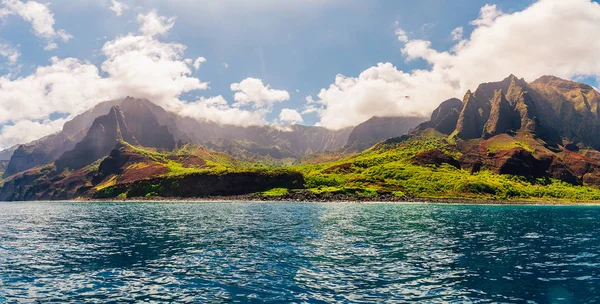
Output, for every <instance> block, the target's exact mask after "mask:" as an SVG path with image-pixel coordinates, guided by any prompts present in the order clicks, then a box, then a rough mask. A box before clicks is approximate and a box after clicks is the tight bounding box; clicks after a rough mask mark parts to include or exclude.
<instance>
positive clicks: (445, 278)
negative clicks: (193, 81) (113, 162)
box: [0, 202, 600, 303]
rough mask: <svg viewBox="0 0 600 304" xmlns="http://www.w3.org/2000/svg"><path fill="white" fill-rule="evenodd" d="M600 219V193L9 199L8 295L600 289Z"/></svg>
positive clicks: (2, 259)
mask: <svg viewBox="0 0 600 304" xmlns="http://www.w3.org/2000/svg"><path fill="white" fill-rule="evenodd" d="M599 222H600V207H564V206H450V205H425V204H414V205H406V204H340V203H325V204H310V203H68V202H65V203H0V303H3V302H9V303H10V302H27V301H30V302H36V301H39V302H51V301H54V302H61V303H65V302H75V303H81V302H83V301H86V302H107V301H111V302H134V301H137V302H140V301H149V302H182V303H185V302H189V303H198V302H200V303H206V302H209V303H210V302H265V301H266V302H279V303H288V302H311V303H326V302H346V303H362V302H373V301H378V302H383V301H385V302H408V301H422V302H425V303H427V302H431V303H438V302H440V301H448V302H482V303H487V302H508V303H512V302H516V303H522V302H527V301H529V302H530V303H549V302H550V303H593V302H597V301H598V299H600V290H598V288H600V282H599V279H600V256H599V255H598V254H599V253H600V225H599Z"/></svg>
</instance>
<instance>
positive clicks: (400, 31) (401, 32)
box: [396, 28, 408, 43]
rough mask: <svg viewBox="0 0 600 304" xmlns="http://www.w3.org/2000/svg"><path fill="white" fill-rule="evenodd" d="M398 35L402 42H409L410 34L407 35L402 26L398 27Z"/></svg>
mask: <svg viewBox="0 0 600 304" xmlns="http://www.w3.org/2000/svg"><path fill="white" fill-rule="evenodd" d="M396 37H398V41H400V42H405V43H406V42H408V36H407V35H406V32H405V31H404V30H403V29H401V28H398V29H396Z"/></svg>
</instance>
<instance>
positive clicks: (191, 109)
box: [0, 0, 600, 148]
mask: <svg viewBox="0 0 600 304" xmlns="http://www.w3.org/2000/svg"><path fill="white" fill-rule="evenodd" d="M598 32H600V5H599V4H598V3H596V2H594V1H592V0H569V1H565V0H539V1H533V0H485V1H480V0H423V1H384V0H373V1H365V0H304V1H300V0H290V1H275V0H252V1H250V0H220V1H216V0H169V1H165V0H54V1H52V2H51V3H50V2H43V1H37V0H36V1H21V0H0V148H5V147H10V146H12V145H15V144H21V143H27V142H29V141H32V140H35V139H38V138H40V137H42V136H45V135H49V134H52V133H55V132H58V131H60V130H61V128H62V126H63V124H64V122H65V121H68V120H69V119H71V118H72V117H74V116H75V115H78V114H80V113H82V112H84V111H86V110H88V109H89V108H91V107H93V106H94V105H95V104H97V103H99V102H102V101H105V100H111V99H117V98H123V97H126V96H134V97H138V98H148V99H149V100H151V101H152V102H154V103H156V104H158V105H160V106H163V107H164V108H166V109H168V110H170V111H174V112H177V113H179V114H181V115H184V116H189V117H193V118H197V119H207V120H211V121H215V122H219V123H224V124H235V125H243V126H249V125H273V126H281V125H285V124H305V125H317V126H323V127H326V128H330V129H341V128H346V127H351V126H354V125H357V124H359V123H362V122H364V121H365V120H367V119H369V118H371V117H373V116H415V115H417V116H428V115H429V114H430V113H431V111H432V110H433V109H435V108H436V107H437V106H438V105H439V104H440V103H441V102H442V101H444V100H446V99H449V98H452V97H457V98H462V97H463V96H464V94H465V92H466V91H467V90H474V89H476V88H477V85H478V84H480V83H483V82H489V81H499V80H502V79H504V78H505V77H507V76H508V75H510V74H514V75H516V76H518V77H522V78H525V80H527V81H533V80H535V79H536V78H538V77H540V76H542V75H547V74H551V75H555V76H558V77H562V78H568V79H573V80H576V81H582V82H586V83H588V84H590V85H594V86H598V79H599V77H600V60H598V57H599V55H600V39H597V37H596V35H597V33H598Z"/></svg>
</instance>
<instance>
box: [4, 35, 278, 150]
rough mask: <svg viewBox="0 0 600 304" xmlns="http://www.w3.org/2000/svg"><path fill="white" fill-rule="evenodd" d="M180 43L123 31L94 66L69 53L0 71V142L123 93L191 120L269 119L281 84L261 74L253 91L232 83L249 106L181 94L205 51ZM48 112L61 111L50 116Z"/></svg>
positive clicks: (36, 133)
mask: <svg viewBox="0 0 600 304" xmlns="http://www.w3.org/2000/svg"><path fill="white" fill-rule="evenodd" d="M142 26H143V24H142ZM163 34H166V32H163ZM185 49H186V47H185V45H182V44H178V43H167V42H162V41H159V40H158V39H157V38H156V37H154V36H151V35H143V36H136V35H133V34H129V35H125V36H119V37H117V38H115V39H114V40H111V41H108V42H106V43H105V44H104V46H103V47H102V49H101V55H103V56H104V57H105V58H104V61H103V62H102V64H101V65H100V67H97V66H96V65H94V64H92V63H90V62H85V61H81V60H78V59H76V58H65V59H61V58H57V57H53V58H52V59H51V61H50V63H49V64H48V65H47V66H40V67H38V68H37V69H36V70H35V71H34V72H33V73H31V74H30V75H27V76H23V77H19V78H13V77H12V76H11V75H3V76H0V96H2V98H0V125H2V124H5V127H4V129H3V130H2V131H0V148H2V147H7V146H10V145H13V144H15V143H26V142H29V141H31V140H32V139H37V138H40V137H42V136H45V135H49V134H52V133H54V132H57V131H59V130H60V128H61V127H62V125H63V124H64V122H65V121H66V120H68V119H71V118H72V117H74V116H75V115H77V114H80V113H82V112H84V111H86V110H88V109H90V108H91V107H93V106H94V105H96V104H97V103H99V102H101V101H105V100H111V99H116V98H120V97H124V96H127V95H130V96H135V97H138V98H147V99H149V100H151V101H153V102H154V103H156V104H158V105H160V106H163V107H164V108H166V109H167V110H171V111H174V112H177V113H180V114H182V115H185V116H189V117H193V118H197V119H206V120H210V121H214V122H218V123H223V124H234V125H243V126H249V125H265V124H268V122H267V121H266V120H265V116H266V115H267V114H268V113H270V111H271V110H270V104H271V103H272V102H275V101H277V100H281V99H282V98H283V97H282V93H281V92H285V91H277V90H272V89H270V88H269V86H264V85H262V81H260V80H258V83H259V84H261V85H262V86H261V87H262V90H259V91H258V93H259V94H258V95H255V94H257V92H255V91H254V89H253V86H252V85H249V86H247V84H248V82H242V83H240V84H239V86H240V90H242V89H243V91H240V92H247V93H248V94H249V95H247V96H249V97H248V98H250V99H252V101H251V102H252V103H253V104H254V106H255V107H254V109H252V110H244V109H241V108H240V105H239V104H235V105H230V104H229V103H228V102H227V101H226V100H225V99H224V98H223V97H221V96H217V97H211V98H200V99H199V100H197V101H195V102H191V103H186V102H184V101H181V100H180V96H181V94H183V93H186V92H191V91H197V90H204V89H207V88H208V83H206V82H203V81H201V80H200V79H198V78H195V77H193V76H191V74H192V70H191V68H195V67H194V64H195V63H197V64H200V63H201V62H203V61H204V58H203V57H199V58H197V59H196V60H194V61H192V60H191V59H184V57H183V55H184V52H185ZM11 56H12V55H11ZM198 67H200V66H198ZM249 83H250V84H252V83H253V81H250V82H249ZM240 92H239V93H240ZM250 96H254V97H250ZM284 97H285V96H284ZM256 98H258V99H256ZM287 98H289V96H288V97H287ZM283 99H285V98H283ZM54 113H61V114H63V115H64V116H65V118H64V119H59V120H53V121H51V120H50V117H51V115H52V114H54Z"/></svg>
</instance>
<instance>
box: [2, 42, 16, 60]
mask: <svg viewBox="0 0 600 304" xmlns="http://www.w3.org/2000/svg"><path fill="white" fill-rule="evenodd" d="M20 56H21V53H20V52H19V51H18V50H17V49H15V48H14V47H12V46H11V45H10V44H6V43H0V57H4V58H5V59H6V62H8V64H10V65H15V64H17V61H18V60H19V57H20Z"/></svg>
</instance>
